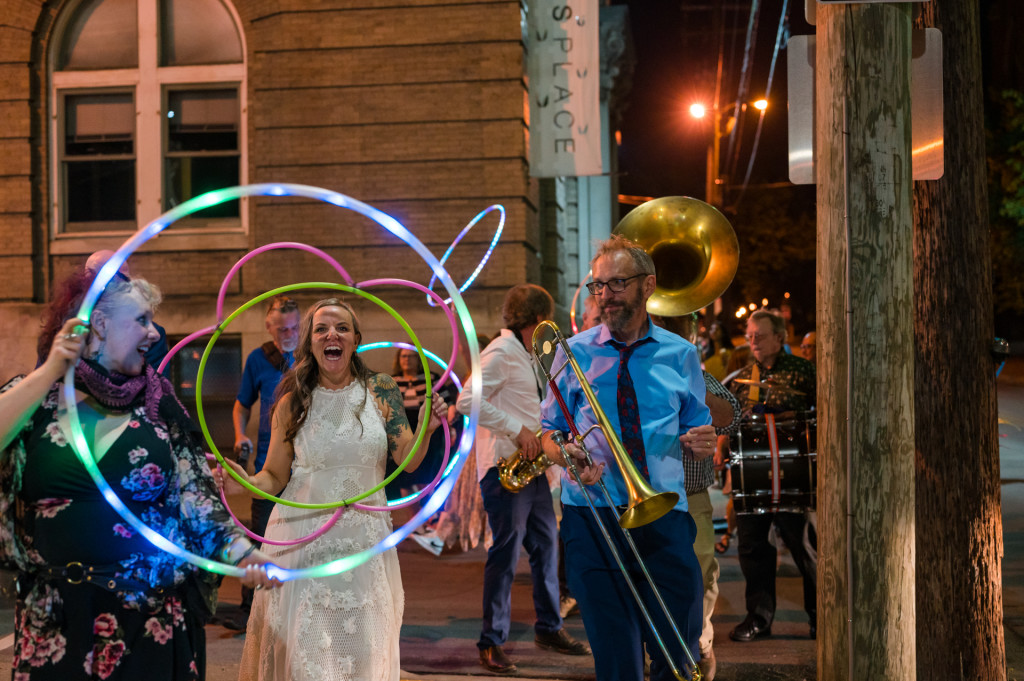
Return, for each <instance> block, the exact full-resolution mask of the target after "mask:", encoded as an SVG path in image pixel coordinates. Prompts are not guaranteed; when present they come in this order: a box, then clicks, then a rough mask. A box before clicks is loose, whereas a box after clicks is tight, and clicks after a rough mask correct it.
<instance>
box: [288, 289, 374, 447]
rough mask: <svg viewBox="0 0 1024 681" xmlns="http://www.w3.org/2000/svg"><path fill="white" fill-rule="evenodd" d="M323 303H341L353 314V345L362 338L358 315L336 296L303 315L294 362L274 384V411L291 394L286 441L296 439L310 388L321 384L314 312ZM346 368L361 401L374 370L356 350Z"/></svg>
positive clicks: (309, 403) (310, 398)
mask: <svg viewBox="0 0 1024 681" xmlns="http://www.w3.org/2000/svg"><path fill="white" fill-rule="evenodd" d="M323 307H340V308H341V309H343V310H346V311H347V312H348V313H349V314H350V315H351V316H352V330H353V331H355V334H356V345H357V346H358V345H359V343H360V342H362V340H363V334H362V332H361V331H360V330H359V318H358V317H356V313H355V312H354V311H353V310H352V308H351V307H350V306H349V305H348V303H346V302H344V301H342V300H340V299H338V298H325V299H323V300H319V301H317V302H315V303H313V305H311V306H310V308H309V309H308V310H306V313H305V314H304V315H302V323H301V324H300V325H299V345H298V347H296V348H295V366H293V367H292V368H291V369H289V370H288V371H287V372H286V373H285V375H284V376H282V377H281V382H280V383H278V384H277V390H275V391H274V411H277V407H278V406H279V405H281V398H282V397H284V396H285V395H287V394H289V393H291V395H292V398H291V400H289V402H288V404H287V406H286V407H285V409H286V410H287V412H286V414H285V416H286V417H287V422H288V426H287V428H286V429H285V434H284V441H285V442H293V441H294V440H295V436H296V435H297V434H298V432H299V429H300V428H301V427H302V424H303V423H305V422H306V417H307V416H308V415H309V409H310V407H311V406H312V404H313V390H314V389H315V388H316V387H317V386H318V385H320V365H319V364H317V363H316V357H314V356H313V316H314V315H315V314H316V311H317V310H319V309H320V308H323ZM349 370H350V371H351V372H352V378H353V380H355V381H358V382H359V383H360V384H361V385H362V386H363V402H365V401H366V391H367V390H368V389H369V388H368V387H367V382H368V381H369V380H370V379H371V378H372V377H373V376H374V375H375V373H374V372H373V371H371V370H370V368H369V367H367V366H366V363H365V362H364V361H363V358H362V357H360V356H359V353H358V352H353V353H352V360H351V362H350V363H349ZM363 402H360V407H359V411H358V412H356V419H357V420H358V419H359V415H360V413H361V412H362V404H363Z"/></svg>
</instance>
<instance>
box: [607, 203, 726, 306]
mask: <svg viewBox="0 0 1024 681" xmlns="http://www.w3.org/2000/svg"><path fill="white" fill-rule="evenodd" d="M615 233H616V234H621V235H622V236H624V237H626V238H627V239H630V240H632V241H635V242H636V243H637V244H639V245H640V246H642V247H643V249H644V250H645V251H647V253H648V254H649V255H650V256H651V259H652V260H653V261H654V268H655V272H656V273H657V277H658V285H657V288H655V289H654V294H653V295H652V296H651V297H650V298H649V299H648V300H647V311H648V312H650V313H651V314H654V315H658V316H660V317H678V316H680V315H684V314H689V313H690V312H695V311H697V310H699V309H701V308H703V307H706V306H707V305H708V304H709V303H711V302H712V301H713V300H714V299H715V298H717V297H718V296H720V295H722V293H723V292H724V291H725V289H727V288H729V284H731V283H732V280H733V277H735V276H736V266H737V265H738V264H739V259H740V246H739V243H738V242H737V241H736V232H734V231H733V228H732V225H730V224H729V221H728V220H726V219H725V216H724V215H722V214H721V213H720V212H719V211H718V210H717V209H716V208H715V207H714V206H712V205H710V204H707V203H704V202H703V201H699V200H697V199H692V198H690V197H688V196H665V197H662V198H659V199H653V200H651V201H648V202H647V203H643V204H641V205H639V206H637V207H636V208H634V209H633V210H631V211H629V213H627V214H626V217H624V218H622V220H621V221H620V222H619V224H618V226H617V227H616V228H615Z"/></svg>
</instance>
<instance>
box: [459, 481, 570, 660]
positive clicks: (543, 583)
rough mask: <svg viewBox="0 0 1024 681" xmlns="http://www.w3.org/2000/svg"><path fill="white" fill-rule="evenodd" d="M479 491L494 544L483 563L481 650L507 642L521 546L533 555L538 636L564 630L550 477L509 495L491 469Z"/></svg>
mask: <svg viewBox="0 0 1024 681" xmlns="http://www.w3.org/2000/svg"><path fill="white" fill-rule="evenodd" d="M480 492H481V493H482V495H483V498H484V510H485V511H487V522H488V523H489V524H490V526H491V535H492V536H493V539H494V544H493V545H492V546H491V548H490V549H489V550H488V551H487V563H486V564H485V565H484V619H483V627H482V629H481V631H480V641H479V642H478V643H477V646H478V647H479V648H481V649H483V648H487V647H490V646H501V645H504V644H505V641H507V640H508V632H509V628H510V626H511V624H512V579H513V577H515V572H516V563H517V562H519V547H520V546H523V547H525V548H526V552H527V554H529V556H530V573H531V575H532V577H533V608H534V610H535V611H536V613H537V622H536V624H535V625H534V629H535V630H536V632H537V633H539V634H550V633H554V632H556V631H558V630H559V629H561V628H562V617H561V615H559V614H558V525H557V523H556V522H555V509H554V506H553V504H552V501H551V488H550V487H549V486H548V479H547V478H546V477H545V476H543V475H541V476H538V477H537V478H535V479H534V480H533V481H532V482H530V484H529V485H527V486H526V488H525V489H523V490H521V491H519V492H509V491H508V490H506V489H505V488H504V487H502V486H501V483H500V482H499V481H498V469H497V468H491V469H490V470H489V471H487V475H485V476H484V478H483V480H481V481H480Z"/></svg>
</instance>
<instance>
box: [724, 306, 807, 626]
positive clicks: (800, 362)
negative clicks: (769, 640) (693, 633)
mask: <svg viewBox="0 0 1024 681" xmlns="http://www.w3.org/2000/svg"><path fill="white" fill-rule="evenodd" d="M785 339H786V323H785V321H784V320H783V319H782V317H781V316H778V315H775V314H772V313H771V312H769V311H767V310H758V311H756V312H754V313H753V314H751V315H750V318H749V320H748V321H747V342H748V343H750V349H751V352H752V353H753V355H754V359H755V362H754V363H753V364H751V365H749V366H747V367H745V368H743V369H741V370H740V371H739V372H737V374H736V375H734V376H730V377H729V378H728V379H726V380H727V381H728V382H729V384H730V385H729V387H730V389H731V390H732V391H733V394H734V395H735V396H736V399H738V400H739V402H740V405H741V406H742V407H743V409H744V412H745V413H746V414H784V413H787V412H806V411H808V410H810V409H813V408H814V403H815V395H816V385H817V378H816V376H815V371H814V365H813V364H812V363H810V362H808V361H807V360H805V359H802V358H800V357H796V356H794V355H790V354H788V353H786V352H784V351H783V343H784V342H785ZM773 522H774V523H775V526H776V527H777V528H778V531H779V535H780V536H781V538H782V540H783V541H784V542H785V543H786V546H787V547H789V550H790V552H791V553H792V555H793V560H794V562H796V566H797V568H798V569H799V570H800V574H801V575H802V576H803V582H804V609H805V610H806V611H807V615H808V618H809V620H810V634H811V638H815V636H816V633H817V609H816V582H817V577H816V573H817V555H816V553H815V551H816V543H817V542H816V537H815V536H814V531H813V528H811V527H809V525H808V523H807V519H806V517H805V515H804V513H801V512H791V511H771V510H770V509H769V510H767V512H765V513H756V514H740V515H739V516H737V534H738V540H739V549H738V551H739V558H740V568H741V569H742V570H743V577H744V578H745V579H746V581H747V588H746V605H747V616H746V618H745V619H744V620H743V622H741V623H740V624H739V626H737V627H736V628H735V629H733V630H732V632H731V633H730V634H729V638H731V639H732V640H734V641H742V642H746V641H753V640H754V639H758V638H763V637H766V636H771V633H772V620H773V619H774V617H775V566H776V557H777V551H776V549H775V546H774V545H772V543H771V541H770V540H769V533H770V532H771V526H772V523H773ZM805 537H806V541H805Z"/></svg>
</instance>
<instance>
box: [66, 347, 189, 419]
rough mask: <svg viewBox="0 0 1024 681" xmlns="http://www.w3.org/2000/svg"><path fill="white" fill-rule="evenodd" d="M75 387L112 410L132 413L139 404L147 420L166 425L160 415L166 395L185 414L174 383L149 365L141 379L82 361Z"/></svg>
mask: <svg viewBox="0 0 1024 681" xmlns="http://www.w3.org/2000/svg"><path fill="white" fill-rule="evenodd" d="M75 387H76V388H78V389H79V390H81V391H83V392H85V393H86V394H88V395H89V396H91V397H92V398H93V399H95V400H96V401H97V402H99V403H100V404H101V405H102V406H103V407H105V408H106V409H110V410H112V411H131V410H132V409H134V408H135V407H138V406H139V405H145V408H146V417H147V418H148V419H149V420H150V422H151V423H157V422H159V421H163V422H164V423H166V419H164V418H161V416H160V402H161V401H162V400H163V398H164V397H165V396H167V395H169V396H171V397H172V398H174V402H176V403H177V406H178V407H179V408H180V409H181V410H182V411H185V407H184V406H182V404H181V402H179V401H178V397H177V395H175V394H174V388H173V387H172V386H171V382H170V381H168V380H167V379H166V378H164V377H163V376H161V375H160V374H158V373H156V371H155V370H154V369H153V367H151V366H149V365H148V364H147V365H145V368H144V371H143V373H141V374H139V375H138V376H126V375H125V374H121V373H118V372H116V371H108V370H107V369H106V368H104V367H103V365H101V364H100V363H99V362H96V361H93V360H91V359H85V358H83V359H82V360H81V361H80V362H79V363H78V366H76V367H75Z"/></svg>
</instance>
